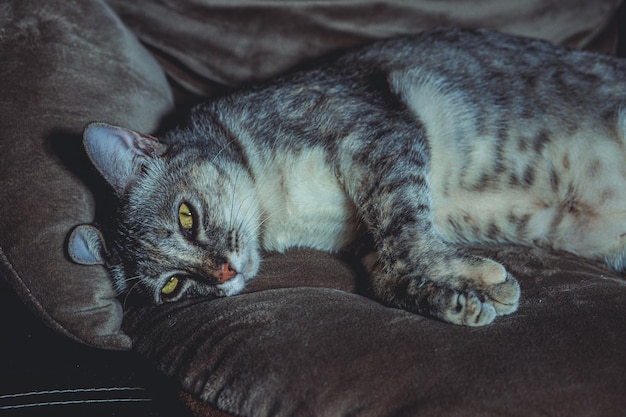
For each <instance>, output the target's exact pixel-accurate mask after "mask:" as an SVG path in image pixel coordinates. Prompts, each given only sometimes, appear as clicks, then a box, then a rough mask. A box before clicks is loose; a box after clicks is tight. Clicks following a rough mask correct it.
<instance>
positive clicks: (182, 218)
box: [178, 203, 193, 234]
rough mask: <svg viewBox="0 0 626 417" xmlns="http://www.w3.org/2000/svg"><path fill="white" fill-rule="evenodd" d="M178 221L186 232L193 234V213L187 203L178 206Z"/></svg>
mask: <svg viewBox="0 0 626 417" xmlns="http://www.w3.org/2000/svg"><path fill="white" fill-rule="evenodd" d="M178 222H179V223H180V227H182V228H183V230H184V231H185V233H187V234H191V233H192V232H193V213H192V211H191V208H190V207H189V205H188V204H187V203H182V204H181V205H180V206H179V207H178Z"/></svg>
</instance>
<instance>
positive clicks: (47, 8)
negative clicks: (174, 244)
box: [0, 0, 172, 349]
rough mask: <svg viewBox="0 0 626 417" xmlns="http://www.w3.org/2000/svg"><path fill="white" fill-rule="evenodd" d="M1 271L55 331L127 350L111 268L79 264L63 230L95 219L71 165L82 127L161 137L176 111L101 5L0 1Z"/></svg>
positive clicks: (147, 59)
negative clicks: (111, 126)
mask: <svg viewBox="0 0 626 417" xmlns="http://www.w3.org/2000/svg"><path fill="white" fill-rule="evenodd" d="M0 62H1V64H0V91H1V92H2V93H1V94H0V126H1V127H2V128H1V129H0V159H1V161H0V182H1V184H2V187H0V275H1V277H2V278H3V279H5V280H6V281H7V282H8V283H9V284H10V286H11V287H12V288H13V289H14V290H15V291H16V292H17V294H19V296H20V297H21V299H22V300H23V301H24V302H25V303H26V304H27V305H29V306H30V307H31V308H32V309H33V310H35V312H36V313H37V314H38V315H39V316H40V317H41V318H42V319H43V320H44V321H45V322H46V323H47V324H49V325H51V326H52V327H54V328H56V329H57V330H59V331H61V332H63V333H65V334H66V335H68V336H70V337H72V338H74V339H78V340H81V341H83V342H85V343H88V344H92V345H95V346H101V347H107V348H116V349H126V348H129V347H130V339H129V338H128V337H127V336H126V335H125V334H123V333H122V332H121V331H120V325H121V322H122V308H121V305H120V302H119V301H118V300H117V299H116V298H114V294H113V289H112V287H111V283H110V281H109V278H108V276H107V274H106V272H105V271H104V270H103V269H101V268H99V267H84V266H77V265H74V264H72V263H71V262H70V261H69V260H68V258H67V257H66V254H65V252H64V242H65V239H66V236H67V234H68V232H69V231H70V230H71V228H72V227H73V226H74V225H76V224H77V223H85V222H90V221H92V220H93V217H94V212H95V207H94V201H93V198H92V197H91V193H90V191H89V190H88V189H87V187H86V186H85V184H84V183H83V182H82V181H81V180H80V179H79V178H78V175H76V174H75V173H73V172H72V171H71V169H70V168H68V165H75V166H74V168H75V169H78V170H81V172H80V173H78V174H79V175H80V176H81V177H83V178H84V177H85V176H86V174H87V172H86V171H82V169H84V168H85V167H86V165H85V166H81V165H78V166H76V160H77V158H79V157H80V147H79V146H78V143H79V139H80V135H81V131H82V128H83V127H84V125H85V124H86V123H87V122H89V121H93V120H107V121H109V122H114V123H119V124H123V125H127V126H133V127H134V128H135V129H139V130H142V131H148V132H149V131H152V130H154V129H155V128H156V127H157V125H158V123H159V120H160V117H161V116H162V115H163V114H164V113H165V112H167V111H168V110H169V109H170V108H171V106H172V97H171V92H170V89H169V87H168V84H167V82H166V79H165V77H164V74H163V72H162V70H161V68H160V67H159V66H158V65H157V64H156V62H155V61H154V60H153V59H152V57H151V56H150V55H149V54H148V53H147V52H146V51H145V49H144V48H143V47H142V46H141V44H140V43H139V42H138V41H137V39H135V37H134V35H132V34H131V33H130V32H129V31H128V30H127V29H126V28H125V27H124V26H123V25H122V23H121V22H120V20H119V19H118V18H117V17H116V15H115V14H114V13H113V12H112V11H111V10H110V9H109V7H108V6H107V5H106V4H105V3H104V2H103V1H97V0H84V1H79V2H67V1H65V0H47V1H44V2H42V1H37V0H11V1H4V2H3V3H2V4H1V5H0Z"/></svg>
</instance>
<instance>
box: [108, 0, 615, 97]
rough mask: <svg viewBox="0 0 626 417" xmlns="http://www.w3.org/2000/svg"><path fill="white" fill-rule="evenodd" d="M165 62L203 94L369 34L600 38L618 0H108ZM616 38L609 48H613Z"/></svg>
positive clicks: (574, 42) (581, 42) (586, 41)
mask: <svg viewBox="0 0 626 417" xmlns="http://www.w3.org/2000/svg"><path fill="white" fill-rule="evenodd" d="M108 1H109V3H110V4H111V6H112V7H113V8H114V9H115V10H116V11H117V12H118V13H119V15H120V17H121V18H122V19H123V20H124V21H125V22H126V23H127V24H128V26H129V27H130V28H132V30H133V31H134V32H135V33H136V34H137V35H138V36H139V37H140V39H141V40H142V41H144V42H145V43H146V44H148V45H149V46H150V48H151V50H152V51H153V52H155V53H156V54H158V55H159V56H160V58H161V63H162V64H163V65H165V66H166V69H167V70H168V72H169V74H170V75H171V76H172V77H174V78H175V79H177V80H178V81H180V82H181V83H182V84H183V85H184V86H185V87H186V88H188V89H191V90H193V91H195V92H197V93H200V94H206V93H208V92H211V91H213V88H212V87H214V86H215V83H218V84H224V85H228V86H235V85H241V84H244V83H250V82H251V81H254V80H260V79H265V78H268V77H270V76H273V75H276V74H278V73H281V72H283V71H285V70H288V69H291V68H293V66H294V65H298V64H301V63H302V62H303V61H307V60H310V59H317V58H318V57H320V56H322V55H324V54H326V53H329V52H333V51H337V50H339V49H343V48H346V47H349V46H354V45H358V44H362V43H364V42H367V41H370V40H372V39H380V38H387V37H391V36H397V35H401V34H406V33H415V32H419V31H421V30H424V29H427V28H431V27H434V26H465V27H484V28H490V29H497V30H501V31H504V32H509V33H514V34H519V35H526V36H533V37H537V38H542V39H547V40H550V41H552V42H555V43H560V44H565V45H568V46H571V47H577V48H586V47H589V46H591V45H592V44H594V46H595V45H596V44H597V42H596V41H597V38H598V35H599V34H601V33H602V31H603V29H605V28H606V27H607V26H609V25H608V24H609V22H610V21H611V19H612V17H613V16H614V11H615V10H616V9H617V7H618V6H619V4H620V3H621V1H620V0H596V1H593V2H584V1H579V0H565V1H563V0H548V1H545V0H544V1H536V0H518V1H501V0H469V1H468V0H446V1H440V0H420V1H406V0H387V1H377V0H364V1H353V0H334V1H319V0H295V1H288V2H284V1H266V0H255V1H249V0H229V1H223V0H181V1H176V2H156V1H153V0H134V1H127V0H108ZM614 46H615V45H614V44H612V43H611V42H609V43H608V44H606V45H603V46H602V48H604V47H608V48H611V47H614Z"/></svg>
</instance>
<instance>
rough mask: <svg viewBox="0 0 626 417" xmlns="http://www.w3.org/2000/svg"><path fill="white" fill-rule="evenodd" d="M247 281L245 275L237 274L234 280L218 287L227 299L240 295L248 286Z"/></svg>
mask: <svg viewBox="0 0 626 417" xmlns="http://www.w3.org/2000/svg"><path fill="white" fill-rule="evenodd" d="M246 281H247V280H246V279H245V278H244V276H243V274H237V275H236V276H235V277H234V278H232V279H230V280H228V281H226V282H225V283H223V284H220V285H218V286H217V288H219V289H220V291H221V292H222V294H223V295H224V296H225V297H230V296H231V295H237V294H239V293H240V292H241V291H242V290H243V289H244V287H245V286H246Z"/></svg>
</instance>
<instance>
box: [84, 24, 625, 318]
mask: <svg viewBox="0 0 626 417" xmlns="http://www.w3.org/2000/svg"><path fill="white" fill-rule="evenodd" d="M625 102H626V65H625V64H624V63H623V62H621V61H620V60H618V59H615V58H611V57H608V56H602V55H597V54H591V53H586V52H578V51H568V50H565V49H562V48H559V47H556V46H553V45H551V44H548V43H546V42H542V41H538V40H532V39H525V38H517V37H511V36H505V35H502V34H498V33H493V32H487V31H477V30H457V29H453V30H434V31H430V32H425V33H423V34H420V35H417V36H413V37H407V38H400V39H395V40H390V41H382V42H379V43H375V44H373V45H371V46H368V47H365V48H362V49H359V50H356V51H353V52H349V53H347V54H346V55H344V56H342V57H340V58H338V59H337V60H336V61H334V62H332V63H329V64H326V65H324V66H321V67H317V68H314V69H310V70H308V71H305V72H300V73H295V74H291V75H287V76H285V77H282V78H279V79H277V80H273V81H271V82H268V83H266V84H264V85H259V86H255V87H252V88H248V89H244V90H241V91H238V92H234V93H232V94H229V95H226V96H224V97H221V98H217V99H214V100H211V101H208V102H206V103H205V104H202V105H200V106H198V107H197V108H195V109H194V110H193V112H192V114H191V116H190V118H189V121H188V123H187V124H186V125H184V126H182V127H180V128H177V129H175V130H173V131H171V132H169V133H168V134H166V135H165V137H164V138H163V142H162V143H161V142H158V141H157V140H156V139H154V138H151V137H148V136H145V135H141V134H138V133H135V132H132V131H128V130H125V129H122V128H118V127H112V126H109V125H105V124H101V123H97V124H92V125H90V126H89V127H88V128H87V130H86V133H85V146H86V149H87V152H88V154H89V155H90V157H91V159H92V161H93V162H94V165H95V166H96V167H97V168H98V169H99V170H100V171H101V172H102V174H103V175H104V177H105V178H106V179H107V180H108V181H109V182H110V183H111V184H112V185H113V188H114V190H115V192H116V194H117V195H118V196H119V198H120V209H119V212H118V215H117V218H118V224H117V227H115V228H114V229H113V230H110V231H108V232H107V231H104V232H105V238H106V239H104V240H106V245H105V244H104V240H102V239H101V238H99V237H98V236H99V235H98V236H96V237H94V236H93V235H92V236H91V240H89V239H86V240H85V239H84V241H89V242H91V243H90V244H85V245H82V246H81V245H80V244H75V245H74V247H75V250H74V252H73V253H75V254H77V255H76V256H74V257H75V259H77V260H79V261H81V260H83V261H84V260H86V258H89V256H88V255H84V254H85V253H86V252H89V250H83V251H82V252H81V248H82V249H85V248H87V249H89V248H91V249H92V250H91V252H92V253H93V252H98V250H100V253H96V254H95V255H94V258H97V259H101V260H102V262H103V263H106V264H107V265H108V266H109V269H110V271H111V273H112V276H113V278H114V281H115V282H116V283H117V286H118V287H119V289H120V290H121V291H127V290H129V289H131V290H132V289H133V288H134V286H135V285H137V286H138V287H139V288H142V289H143V291H145V292H146V293H148V294H150V295H151V296H152V298H153V299H154V300H155V301H157V302H159V301H162V299H163V296H162V294H161V293H160V291H161V289H162V288H163V287H164V285H165V284H166V282H167V280H168V279H169V278H170V277H171V276H172V275H174V274H176V275H177V276H182V277H184V278H185V279H184V280H183V281H184V283H183V285H182V289H181V291H179V293H178V294H177V295H176V297H173V299H178V298H182V297H187V296H199V295H211V294H212V295H233V294H236V293H237V292H239V291H240V290H241V289H242V288H243V286H244V284H245V282H246V281H247V280H249V279H251V278H253V277H254V275H255V274H256V273H257V271H258V269H259V266H260V255H259V253H260V251H261V250H272V251H283V250H285V249H287V248H290V247H294V246H306V247H313V248H317V249H321V250H327V251H339V250H343V249H346V248H350V247H356V246H357V245H355V242H357V243H358V242H362V241H364V236H368V238H369V239H371V241H372V242H373V248H372V249H373V252H371V253H363V254H362V255H363V263H364V265H365V267H366V269H367V270H368V271H369V274H370V282H371V287H372V292H373V294H374V295H375V296H376V297H378V298H379V299H380V300H381V301H382V302H384V303H387V304H389V305H392V306H396V307H401V308H404V309H407V310H410V311H414V312H417V313H421V314H425V315H428V316H432V317H436V318H439V319H442V320H445V321H449V322H452V323H458V324H466V325H484V324H488V323H490V322H492V321H493V320H494V318H495V317H496V316H499V315H503V314H509V313H511V312H513V311H515V310H516V308H517V305H518V300H519V296H520V291H519V286H518V284H517V282H516V280H515V279H514V278H513V277H512V276H511V275H509V274H508V273H507V271H506V269H505V268H504V267H503V266H502V265H500V264H499V263H497V262H495V261H493V260H489V259H483V258H479V257H475V256H472V255H469V254H467V253H465V252H464V251H463V250H462V249H460V248H459V246H458V245H456V244H457V243H467V242H514V243H518V244H522V245H539V246H546V247H552V248H556V249H563V250H567V251H570V252H573V253H576V254H578V255H580V256H583V257H587V258H590V259H597V260H602V261H605V262H606V263H607V264H608V265H609V266H611V267H612V268H615V269H617V270H621V269H623V268H624V264H625V259H626V257H625V242H626V241H625V239H624V236H625V235H626V165H625V163H624V162H625V157H626V154H625V149H624V147H625V143H626V142H625V137H624V132H625V128H626V125H625V122H624V114H623V103H625ZM182 202H185V203H187V204H189V205H190V206H191V207H193V209H194V216H195V218H196V219H197V220H198V221H199V225H198V228H197V230H196V231H195V232H194V234H193V236H191V237H190V236H187V235H185V233H182V232H181V229H180V225H179V224H178V220H177V216H176V213H177V209H178V207H179V206H180V204H181V203H182ZM82 230H83V231H85V230H89V229H84V228H83V229H82ZM87 234H88V233H87ZM80 237H81V234H76V236H75V239H73V240H72V242H79V241H80ZM94 241H99V242H100V243H101V244H93V242H94ZM94 248H95V249H94ZM98 248H101V249H98ZM81 253H82V254H83V255H84V256H81ZM223 262H227V263H228V264H229V265H231V266H232V267H233V268H234V269H235V270H236V271H237V275H236V277H235V278H233V279H231V280H228V281H226V282H220V281H219V270H218V269H219V268H218V267H219V265H220V264H222V263H223ZM320 273H332V272H331V271H326V272H324V271H320Z"/></svg>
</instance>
